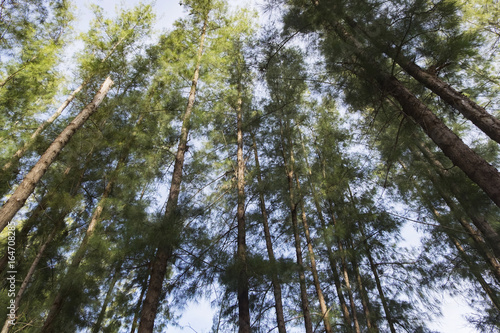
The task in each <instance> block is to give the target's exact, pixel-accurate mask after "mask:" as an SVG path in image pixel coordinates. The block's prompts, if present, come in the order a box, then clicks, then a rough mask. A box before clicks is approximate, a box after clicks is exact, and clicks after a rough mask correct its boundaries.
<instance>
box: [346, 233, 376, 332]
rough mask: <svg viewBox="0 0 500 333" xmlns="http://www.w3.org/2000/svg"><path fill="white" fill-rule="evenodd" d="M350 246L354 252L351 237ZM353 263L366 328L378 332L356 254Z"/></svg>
mask: <svg viewBox="0 0 500 333" xmlns="http://www.w3.org/2000/svg"><path fill="white" fill-rule="evenodd" d="M349 246H350V248H351V249H352V250H354V243H353V241H352V238H351V237H349ZM351 262H352V266H353V268H354V274H355V275H356V283H357V285H358V288H359V294H360V296H361V304H362V305H363V312H364V313H365V318H366V327H368V331H369V332H378V327H377V324H376V322H374V321H372V313H371V306H370V300H369V299H368V293H367V292H366V289H365V284H364V282H363V278H362V276H361V272H360V270H359V264H358V260H357V259H356V255H355V254H354V255H353V257H352V260H351Z"/></svg>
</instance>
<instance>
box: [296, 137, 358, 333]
mask: <svg viewBox="0 0 500 333" xmlns="http://www.w3.org/2000/svg"><path fill="white" fill-rule="evenodd" d="M302 149H303V150H304V156H306V164H307V169H308V174H309V178H310V179H309V183H310V184H311V191H312V193H313V199H314V205H315V206H316V211H317V212H318V216H319V220H320V223H321V229H322V230H323V241H324V242H325V245H326V251H327V254H328V261H329V263H330V269H331V270H332V275H333V282H334V284H335V290H336V292H337V297H338V299H339V304H340V308H341V311H342V318H343V320H344V325H345V326H346V328H347V329H348V332H351V331H352V320H351V315H350V314H349V307H348V306H347V302H346V300H345V297H344V293H343V291H342V284H341V282H340V276H339V272H338V271H337V266H338V265H337V260H336V258H335V254H334V252H333V245H332V242H331V240H330V238H329V237H328V236H327V234H326V232H327V227H326V222H325V217H324V215H323V211H322V209H321V206H320V204H319V199H318V196H317V193H316V188H315V186H314V184H313V183H312V182H311V176H312V171H311V168H310V167H309V162H308V161H307V154H306V151H305V146H304V142H303V141H302ZM321 162H322V164H323V179H325V180H326V172H325V168H324V160H321Z"/></svg>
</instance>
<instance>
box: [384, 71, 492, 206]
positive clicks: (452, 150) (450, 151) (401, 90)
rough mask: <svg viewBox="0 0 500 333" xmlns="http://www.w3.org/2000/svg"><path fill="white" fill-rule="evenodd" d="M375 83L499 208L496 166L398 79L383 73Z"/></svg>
mask: <svg viewBox="0 0 500 333" xmlns="http://www.w3.org/2000/svg"><path fill="white" fill-rule="evenodd" d="M378 82H379V84H380V85H381V87H382V88H383V89H385V90H386V91H387V92H388V93H389V94H390V95H391V96H393V97H394V98H395V99H396V100H397V101H398V102H399V104H400V105H401V107H402V108H403V112H404V113H405V114H406V115H408V116H410V117H411V118H413V119H414V120H415V121H416V122H417V123H418V124H419V125H420V126H421V127H422V129H423V130H424V132H425V133H426V134H427V135H428V136H429V137H430V138H431V139H432V141H434V142H435V143H436V145H437V146H438V147H439V148H440V149H441V150H442V151H443V153H444V154H445V155H446V156H447V157H448V158H449V159H450V160H451V161H452V162H453V164H455V165H456V166H458V167H459V168H460V169H462V171H463V172H464V173H465V174H466V175H467V176H468V177H469V178H470V179H471V180H472V181H473V182H475V183H476V184H477V185H479V187H481V188H482V189H483V191H484V192H485V193H486V194H487V195H488V196H489V197H490V198H491V200H492V201H493V202H494V203H495V204H496V205H497V206H498V207H500V174H499V173H498V171H497V169H496V168H495V167H493V166H492V165H491V164H489V163H488V162H486V161H485V160H484V159H483V158H482V157H480V156H479V155H478V154H476V153H475V152H474V151H473V150H472V149H470V148H469V147H468V146H467V145H466V144H465V143H464V142H463V141H462V140H461V139H460V138H459V137H458V136H457V135H456V134H455V133H453V131H452V130H450V129H449V128H448V127H447V126H446V125H445V124H444V123H443V122H442V121H441V119H439V118H438V117H437V116H436V115H435V114H434V113H432V112H431V111H430V110H429V109H428V108H427V106H425V105H424V104H423V103H422V102H421V101H420V100H419V99H418V98H416V97H415V96H414V95H413V94H412V93H411V92H410V91H409V90H408V89H407V88H406V87H404V86H403V84H402V83H401V82H399V80H398V79H396V78H395V77H393V76H384V77H383V78H379V79H378Z"/></svg>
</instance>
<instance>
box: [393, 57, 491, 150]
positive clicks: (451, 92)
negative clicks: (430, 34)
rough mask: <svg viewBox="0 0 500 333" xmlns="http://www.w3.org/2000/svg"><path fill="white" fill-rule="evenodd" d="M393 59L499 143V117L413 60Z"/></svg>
mask: <svg viewBox="0 0 500 333" xmlns="http://www.w3.org/2000/svg"><path fill="white" fill-rule="evenodd" d="M395 60H396V62H397V63H398V65H399V66H401V68H403V69H404V70H405V71H406V72H407V73H408V74H410V75H411V76H413V77H414V78H415V79H416V80H417V81H419V82H420V83H422V84H423V85H424V86H426V87H427V88H428V89H430V90H431V91H432V92H434V93H435V94H436V95H438V96H439V97H441V99H442V100H443V101H445V102H446V103H448V104H449V105H451V106H452V107H453V108H455V109H456V110H458V111H459V112H460V113H461V114H462V115H463V116H464V117H465V118H467V119H469V120H470V121H471V122H472V123H473V124H474V125H476V126H477V127H478V128H479V129H481V130H482V131H483V132H484V133H485V134H486V135H488V136H489V137H490V138H491V139H492V140H495V141H496V142H498V143H500V120H499V119H497V118H495V117H494V116H493V115H491V114H489V113H488V112H487V111H486V110H485V109H484V108H483V107H481V106H479V105H478V104H476V103H475V102H473V101H472V100H471V99H469V98H468V97H467V96H465V95H464V94H462V93H460V92H458V91H456V90H455V89H453V88H452V87H451V86H450V85H449V84H447V83H445V82H443V81H442V80H441V79H440V78H438V77H437V76H436V75H434V74H431V73H429V72H427V71H424V70H423V69H422V68H420V67H419V66H418V65H417V64H415V63H414V62H413V61H408V60H404V59H402V58H401V57H395Z"/></svg>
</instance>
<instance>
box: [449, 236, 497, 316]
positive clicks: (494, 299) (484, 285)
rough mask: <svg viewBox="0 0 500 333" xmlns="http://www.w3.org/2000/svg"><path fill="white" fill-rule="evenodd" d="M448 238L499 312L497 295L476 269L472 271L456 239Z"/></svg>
mask: <svg viewBox="0 0 500 333" xmlns="http://www.w3.org/2000/svg"><path fill="white" fill-rule="evenodd" d="M449 236H450V239H451V241H452V242H453V245H455V248H456V249H457V251H458V253H459V254H460V257H462V259H463V260H464V261H465V262H466V263H467V265H468V266H469V267H471V270H470V272H471V273H472V275H473V276H474V278H475V279H476V280H477V282H479V284H480V285H481V287H482V288H483V290H484V292H485V293H486V295H487V296H488V297H489V298H490V301H491V303H492V304H493V306H494V307H495V308H496V309H497V310H498V311H499V312H500V298H499V296H498V294H497V293H496V292H495V291H494V290H493V289H492V288H491V287H490V285H489V284H488V282H486V280H485V279H484V278H483V276H482V275H481V273H479V272H478V271H477V269H474V266H475V264H474V262H473V261H472V260H471V258H470V257H469V256H468V255H467V253H466V251H465V250H464V248H463V247H462V245H461V244H460V242H459V241H458V239H456V237H453V236H451V235H449Z"/></svg>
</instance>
